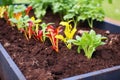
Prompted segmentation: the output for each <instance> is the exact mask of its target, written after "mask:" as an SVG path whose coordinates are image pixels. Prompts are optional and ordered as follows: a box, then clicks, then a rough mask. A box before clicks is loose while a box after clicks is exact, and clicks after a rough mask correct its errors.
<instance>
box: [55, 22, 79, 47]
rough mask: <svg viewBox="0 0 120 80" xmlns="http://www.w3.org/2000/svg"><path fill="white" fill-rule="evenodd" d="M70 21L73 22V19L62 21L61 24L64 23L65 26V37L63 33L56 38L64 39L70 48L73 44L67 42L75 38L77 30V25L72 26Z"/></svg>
mask: <svg viewBox="0 0 120 80" xmlns="http://www.w3.org/2000/svg"><path fill="white" fill-rule="evenodd" d="M70 22H72V21H68V22H61V23H60V25H63V26H64V27H65V30H64V34H65V37H64V36H63V35H61V34H59V35H56V38H58V39H60V40H62V41H63V42H64V43H65V44H66V46H67V47H68V49H71V46H72V45H71V43H67V41H68V40H70V39H73V36H74V34H75V32H76V31H77V29H76V27H72V25H71V24H70Z"/></svg>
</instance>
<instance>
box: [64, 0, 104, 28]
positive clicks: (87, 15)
mask: <svg viewBox="0 0 120 80" xmlns="http://www.w3.org/2000/svg"><path fill="white" fill-rule="evenodd" d="M102 1H103V0H76V4H75V5H74V6H73V7H72V8H71V9H69V10H68V11H67V14H66V15H65V16H64V19H65V20H69V19H73V20H74V21H75V23H76V24H77V23H78V22H79V21H80V20H81V21H85V20H87V21H88V23H89V26H90V27H91V28H92V27H93V21H94V20H98V21H102V20H103V19H104V11H103V9H102V6H101V5H102Z"/></svg>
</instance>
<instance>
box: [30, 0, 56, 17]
mask: <svg viewBox="0 0 120 80" xmlns="http://www.w3.org/2000/svg"><path fill="white" fill-rule="evenodd" d="M52 2H54V0H31V1H30V6H32V7H33V9H34V10H35V12H34V13H35V15H36V17H37V18H43V17H44V15H45V14H46V10H47V8H48V7H49V6H51V4H52Z"/></svg>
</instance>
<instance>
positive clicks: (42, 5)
mask: <svg viewBox="0 0 120 80" xmlns="http://www.w3.org/2000/svg"><path fill="white" fill-rule="evenodd" d="M66 1H67V2H66ZM66 1H64V0H63V1H61V0H60V1H56V0H52V1H47V0H46V1H45V0H44V1H43V0H34V1H32V2H31V4H30V6H28V7H26V6H25V5H9V6H1V7H0V11H1V12H0V18H4V19H5V20H6V21H7V23H8V24H10V25H11V26H13V27H17V29H18V31H20V32H21V33H23V34H24V35H25V37H26V39H27V40H30V39H31V38H34V39H37V40H39V41H41V42H45V40H46V38H49V40H50V41H51V44H52V48H53V49H54V50H55V51H56V52H58V51H59V46H58V42H59V40H61V41H63V42H64V43H65V45H66V46H67V47H68V49H71V47H72V45H73V44H74V45H76V46H78V49H77V51H78V53H80V50H84V52H85V56H87V58H91V57H92V54H93V52H94V51H95V49H96V47H98V46H100V45H103V44H105V43H104V42H102V40H103V39H106V37H103V36H101V35H100V34H96V33H95V31H94V30H91V31H90V32H84V33H83V34H82V36H78V35H76V38H75V39H73V36H74V35H75V33H76V31H77V28H76V26H77V23H78V22H79V21H80V20H82V21H84V20H87V21H88V23H89V26H90V27H91V28H92V27H93V20H95V19H96V20H99V21H101V20H103V18H104V13H103V11H102V8H101V4H102V1H101V0H96V1H93V0H89V1H86V0H81V1H79V0H75V1H74V2H72V0H66ZM78 1H79V2H78ZM68 2H71V4H70V5H69V3H68ZM75 4H77V5H75ZM49 7H50V8H51V9H52V11H53V13H59V14H60V16H61V18H62V19H64V20H65V21H61V22H60V26H58V27H54V26H53V25H52V24H53V23H48V24H46V23H44V22H42V17H44V15H45V13H46V9H47V8H49ZM32 9H34V10H35V16H33V17H29V12H30V10H32ZM35 17H36V18H35Z"/></svg>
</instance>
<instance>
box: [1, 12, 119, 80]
mask: <svg viewBox="0 0 120 80" xmlns="http://www.w3.org/2000/svg"><path fill="white" fill-rule="evenodd" d="M43 20H44V21H46V22H54V23H55V26H57V25H58V24H59V22H60V19H59V16H58V15H53V14H52V13H51V12H48V14H46V16H45V17H44V19H43ZM101 27H102V26H101ZM77 28H78V29H79V30H90V28H88V27H86V26H84V25H78V27H77ZM93 29H94V30H95V31H96V32H97V33H100V34H102V35H104V36H106V37H107V38H108V39H107V40H106V43H107V44H105V45H103V46H101V47H98V48H97V50H96V51H95V52H94V54H93V57H92V59H87V58H86V57H85V56H84V53H83V52H81V54H78V53H77V51H76V49H77V47H76V46H73V47H72V49H71V50H69V49H68V48H67V47H66V46H65V45H64V43H63V42H59V52H58V53H56V52H55V51H54V50H53V49H52V48H51V43H50V41H49V40H46V42H45V43H41V42H39V41H36V40H34V39H30V40H29V41H27V40H26V38H25V37H24V35H23V34H21V33H20V32H18V31H17V29H15V28H12V27H11V26H8V25H7V24H6V22H5V21H4V20H2V19H1V20H0V42H1V43H2V45H3V46H4V47H5V49H6V50H7V51H8V53H9V54H10V55H11V57H12V59H13V60H14V61H15V63H16V64H17V65H18V67H19V68H20V69H21V71H22V72H23V74H24V75H25V77H26V79H27V80H57V79H62V78H67V77H70V76H75V75H79V74H83V73H87V72H91V71H96V70H100V69H104V68H108V67H113V66H116V65H120V47H119V46H120V34H111V33H109V32H108V31H104V30H100V29H97V28H93ZM76 34H79V32H78V33H76Z"/></svg>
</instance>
